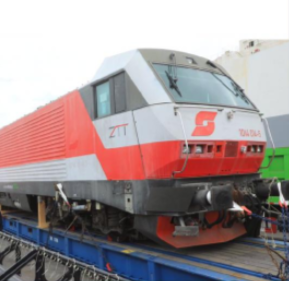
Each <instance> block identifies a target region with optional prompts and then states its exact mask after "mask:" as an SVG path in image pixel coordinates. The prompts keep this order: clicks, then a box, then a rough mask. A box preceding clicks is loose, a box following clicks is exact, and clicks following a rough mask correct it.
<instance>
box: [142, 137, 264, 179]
mask: <svg viewBox="0 0 289 281" xmlns="http://www.w3.org/2000/svg"><path fill="white" fill-rule="evenodd" d="M252 143H253V142H245V141H242V142H241V141H240V142H239V143H238V148H237V155H236V156H234V157H227V156H226V155H225V147H226V145H227V142H226V141H223V142H220V141H207V142H204V141H198V142H193V143H192V142H190V144H195V145H196V144H206V145H210V146H211V147H212V152H211V153H204V154H199V155H196V154H190V155H189V159H188V162H187V165H186V168H185V170H184V172H182V173H180V174H176V175H175V177H176V178H189V177H204V176H214V175H232V174H246V173H256V172H258V170H259V168H260V165H261V163H262V161H263V158H264V152H262V153H259V154H242V153H241V146H243V145H248V144H252ZM183 144H184V142H183V141H168V142H161V143H150V144H145V145H141V150H142V154H143V161H144V167H145V171H146V176H147V178H150V179H159V178H171V177H172V172H173V171H180V170H181V169H182V167H183V165H184V162H185V158H186V155H182V154H181V149H182V147H183ZM254 144H258V145H262V146H263V147H265V143H260V142H257V143H254ZM217 146H221V147H222V150H221V151H220V152H218V151H217ZM263 151H264V150H263Z"/></svg>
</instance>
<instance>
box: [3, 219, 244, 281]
mask: <svg viewBox="0 0 289 281" xmlns="http://www.w3.org/2000/svg"><path fill="white" fill-rule="evenodd" d="M3 231H6V232H8V233H11V234H14V235H16V236H17V237H19V238H23V239H25V240H29V241H31V242H34V243H36V244H38V245H39V246H44V247H46V248H49V249H51V250H54V251H57V252H60V253H62V254H64V255H66V256H68V257H71V258H75V259H77V260H80V261H82V262H85V263H87V264H91V265H92V264H93V265H95V266H96V267H98V268H100V269H102V270H106V271H107V270H108V267H107V264H109V267H110V268H111V269H112V270H113V273H115V274H117V275H120V276H123V277H125V278H127V279H130V280H148V281H159V280H167V281H173V280H182V281H186V280H196V281H204V280H224V281H229V280H230V281H232V280H236V281H237V280H244V279H240V278H237V277H234V279H232V276H229V275H226V274H221V273H218V272H215V271H212V270H209V269H204V268H201V267H197V266H192V265H190V264H186V263H181V262H179V261H177V260H176V259H175V258H170V257H169V256H168V258H163V257H159V256H158V255H157V254H155V253H153V252H152V254H147V253H144V252H142V250H141V249H139V250H138V251H136V250H135V249H134V250H132V249H130V248H129V246H125V247H124V246H123V245H122V246H121V245H120V246H117V245H116V243H111V242H108V241H106V240H104V239H99V238H95V239H94V240H93V239H92V238H91V239H90V237H89V239H87V237H86V236H85V239H84V240H83V241H80V236H79V235H74V234H70V233H65V232H64V231H61V230H53V233H49V230H46V229H39V228H37V226H36V224H35V223H33V222H30V221H29V222H26V221H24V222H22V221H19V220H15V219H11V218H10V219H9V218H6V217H4V218H3ZM236 275H237V274H236Z"/></svg>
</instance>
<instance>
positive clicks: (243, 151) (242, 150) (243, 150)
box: [241, 145, 247, 154]
mask: <svg viewBox="0 0 289 281" xmlns="http://www.w3.org/2000/svg"><path fill="white" fill-rule="evenodd" d="M246 152H247V146H245V145H242V146H241V153H243V154H244V153H246Z"/></svg>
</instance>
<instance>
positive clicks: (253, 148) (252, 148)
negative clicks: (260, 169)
mask: <svg viewBox="0 0 289 281" xmlns="http://www.w3.org/2000/svg"><path fill="white" fill-rule="evenodd" d="M251 152H253V153H255V152H256V150H255V146H254V145H252V147H251Z"/></svg>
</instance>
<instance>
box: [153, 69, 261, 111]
mask: <svg viewBox="0 0 289 281" xmlns="http://www.w3.org/2000/svg"><path fill="white" fill-rule="evenodd" d="M153 66H154V69H155V70H156V72H157V73H158V75H159V76H160V77H161V78H162V80H163V81H164V83H165V85H166V87H167V88H168V89H169V90H170V92H171V94H172V96H173V98H174V100H175V102H181V103H201V104H213V105H224V106H233V107H243V108H248V109H256V108H255V107H254V105H253V104H252V103H251V102H250V101H249V100H248V99H247V98H246V96H245V95H244V93H243V92H242V90H241V89H240V88H239V87H238V86H237V85H236V83H235V82H234V81H232V80H231V79H230V78H229V77H227V76H224V75H220V74H216V73H213V72H208V71H202V70H198V69H193V68H188V67H180V66H172V65H165V64H153Z"/></svg>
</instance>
